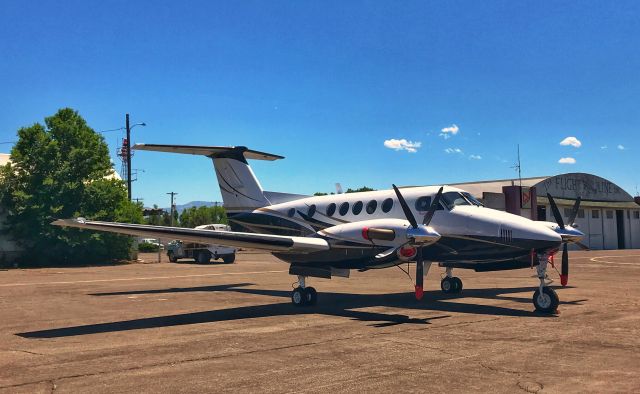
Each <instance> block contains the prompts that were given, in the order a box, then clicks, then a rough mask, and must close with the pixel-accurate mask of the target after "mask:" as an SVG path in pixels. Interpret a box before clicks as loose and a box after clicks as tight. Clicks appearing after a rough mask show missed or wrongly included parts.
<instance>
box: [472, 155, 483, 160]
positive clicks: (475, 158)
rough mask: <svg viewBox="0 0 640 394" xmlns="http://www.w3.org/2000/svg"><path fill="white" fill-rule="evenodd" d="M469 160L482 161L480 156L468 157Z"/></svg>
mask: <svg viewBox="0 0 640 394" xmlns="http://www.w3.org/2000/svg"><path fill="white" fill-rule="evenodd" d="M469 158H470V159H473V160H482V156H480V155H469Z"/></svg>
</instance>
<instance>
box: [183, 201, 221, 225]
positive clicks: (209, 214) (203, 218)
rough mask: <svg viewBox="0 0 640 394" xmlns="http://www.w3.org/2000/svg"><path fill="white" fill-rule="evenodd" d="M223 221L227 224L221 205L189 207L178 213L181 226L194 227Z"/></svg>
mask: <svg viewBox="0 0 640 394" xmlns="http://www.w3.org/2000/svg"><path fill="white" fill-rule="evenodd" d="M212 223H224V224H227V223H228V220H227V213H226V211H225V210H224V208H223V207H219V206H213V207H205V206H201V207H197V208H196V207H191V208H188V209H185V210H183V211H182V213H181V214H180V226H181V227H190V228H193V227H196V226H201V225H203V224H212Z"/></svg>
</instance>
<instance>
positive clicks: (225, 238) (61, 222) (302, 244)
mask: <svg viewBox="0 0 640 394" xmlns="http://www.w3.org/2000/svg"><path fill="white" fill-rule="evenodd" d="M51 224H52V225H54V226H60V227H76V228H80V229H85V230H97V231H106V232H110V233H119V234H128V235H135V236H141V237H148V238H163V239H180V240H182V241H188V242H196V243H202V244H215V245H225V246H233V247H240V248H251V249H261V250H267V251H272V252H296V253H311V252H318V251H322V250H329V244H328V243H327V241H325V240H324V239H322V238H310V237H293V236H291V237H290V236H283V235H270V234H255V233H239V232H230V231H215V230H202V229H193V228H181V227H167V226H151V225H146V224H129V223H115V222H101V221H93V220H85V219H83V218H78V219H58V220H55V221H54V222H52V223H51Z"/></svg>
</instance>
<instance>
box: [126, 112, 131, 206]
mask: <svg viewBox="0 0 640 394" xmlns="http://www.w3.org/2000/svg"><path fill="white" fill-rule="evenodd" d="M125 119H126V120H125V122H126V125H125V127H126V129H127V196H128V197H129V201H131V127H129V114H126V117H125Z"/></svg>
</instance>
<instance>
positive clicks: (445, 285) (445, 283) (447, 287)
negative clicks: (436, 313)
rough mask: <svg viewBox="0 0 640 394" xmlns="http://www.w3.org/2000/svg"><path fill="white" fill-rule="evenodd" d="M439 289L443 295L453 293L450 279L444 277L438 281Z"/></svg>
mask: <svg viewBox="0 0 640 394" xmlns="http://www.w3.org/2000/svg"><path fill="white" fill-rule="evenodd" d="M440 289H442V292H443V293H445V294H449V293H452V292H453V281H452V280H451V278H449V277H444V278H443V279H442V280H441V281H440Z"/></svg>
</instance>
